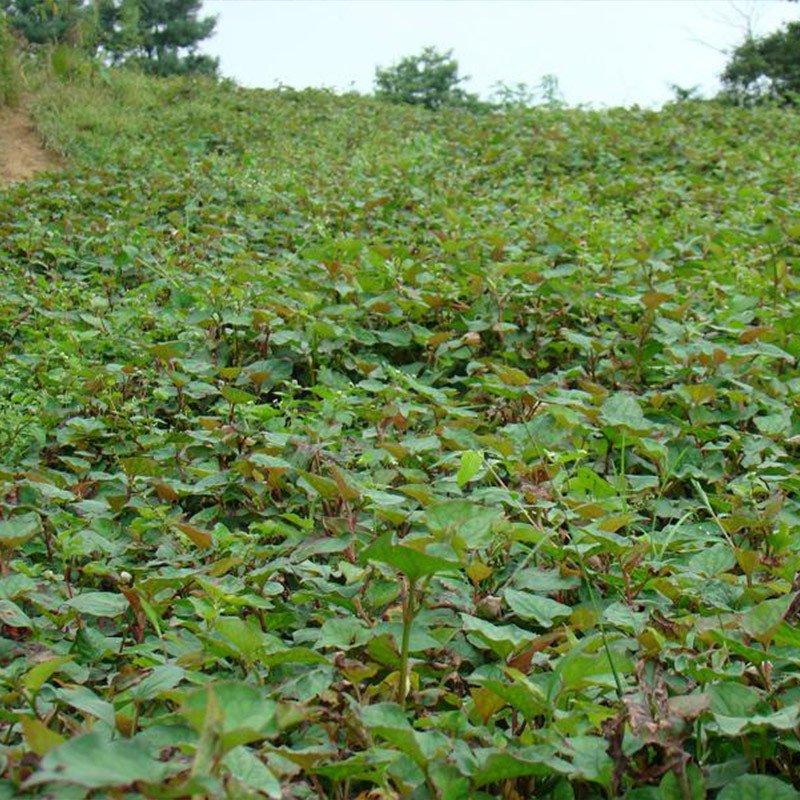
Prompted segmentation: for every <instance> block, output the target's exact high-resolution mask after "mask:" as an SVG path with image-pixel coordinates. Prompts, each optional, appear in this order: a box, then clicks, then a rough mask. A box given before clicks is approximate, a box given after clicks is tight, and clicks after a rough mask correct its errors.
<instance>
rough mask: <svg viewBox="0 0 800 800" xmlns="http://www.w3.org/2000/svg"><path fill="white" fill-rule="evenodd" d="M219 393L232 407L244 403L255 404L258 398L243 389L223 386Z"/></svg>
mask: <svg viewBox="0 0 800 800" xmlns="http://www.w3.org/2000/svg"><path fill="white" fill-rule="evenodd" d="M219 393H220V394H221V395H222V396H223V397H224V398H225V399H226V400H227V401H228V402H229V403H230V404H231V405H232V406H237V405H241V404H243V403H253V402H255V401H256V400H257V399H258V398H257V397H256V396H255V395H254V394H250V392H245V391H244V390H243V389H237V388H236V387H235V386H223V387H222V388H221V389H220V390H219Z"/></svg>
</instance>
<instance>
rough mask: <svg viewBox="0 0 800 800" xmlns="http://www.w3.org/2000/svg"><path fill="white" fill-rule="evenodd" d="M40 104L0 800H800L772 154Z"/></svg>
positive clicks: (184, 110)
mask: <svg viewBox="0 0 800 800" xmlns="http://www.w3.org/2000/svg"><path fill="white" fill-rule="evenodd" d="M31 83H32V87H33V92H34V96H33V98H32V112H33V114H34V116H35V119H36V122H37V125H38V127H39V129H40V131H41V132H42V134H43V136H44V137H45V138H46V141H47V142H48V144H49V145H50V146H51V147H54V148H57V149H58V150H59V151H60V152H62V153H63V154H64V155H65V156H66V157H67V159H68V167H67V168H66V169H65V170H64V172H63V173H61V174H60V175H56V176H50V177H46V178H41V179H39V180H35V181H31V182H28V183H26V184H24V185H18V186H15V187H13V188H11V189H9V190H7V191H6V192H5V193H4V194H3V195H2V197H0V268H2V271H3V275H4V281H3V283H2V285H1V286H0V356H1V357H0V446H1V447H2V450H0V464H1V465H2V467H0V498H2V499H0V561H1V562H2V577H0V622H1V625H2V627H0V692H1V693H2V698H3V711H2V714H0V740H2V742H3V745H2V750H0V767H1V768H2V770H3V773H2V775H3V777H2V781H3V782H2V783H0V797H3V796H9V797H11V796H14V795H15V794H17V793H19V792H23V793H26V794H27V795H28V796H45V797H46V796H57V797H87V796H95V797H99V796H108V797H153V798H156V797H165V796H171V797H192V796H195V797H197V796H202V797H230V798H242V797H249V796H252V797H256V796H265V795H266V796H268V797H274V798H278V797H283V798H304V797H331V798H341V799H342V800H344V798H353V799H355V798H367V797H370V798H377V797H385V798H389V797H398V796H402V797H413V798H467V797H469V798H473V797H474V798H481V797H484V798H490V797H504V798H517V797H534V796H535V797H542V798H551V800H564V799H565V798H571V797H576V798H582V799H586V798H605V797H613V796H627V797H629V798H632V800H637V799H638V800H644V799H649V798H659V799H660V798H665V799H666V798H672V797H680V798H690V797H691V798H696V797H709V798H719V799H720V800H733V799H734V798H745V797H751V796H752V797H755V796H770V797H776V798H781V797H786V798H789V797H796V796H797V791H796V788H795V787H796V786H797V785H800V784H798V771H797V770H798V762H797V757H796V750H797V747H796V735H795V731H796V728H797V725H798V723H799V722H800V696H799V695H798V664H800V641H798V639H797V634H796V630H795V617H796V613H797V602H798V601H797V591H798V584H797V580H796V575H797V574H798V572H799V571H800V552H799V550H800V548H799V546H798V537H797V530H798V524H800V523H799V522H798V519H799V518H798V501H797V490H798V480H797V466H798V450H797V441H798V435H800V427H799V426H798V416H797V397H798V395H799V393H798V389H800V375H799V374H798V369H797V356H798V353H799V352H800V344H798V342H800V339H798V336H797V333H798V325H800V315H799V314H798V282H797V263H798V262H797V259H798V252H799V251H798V237H800V225H798V222H797V213H798V186H797V176H796V169H795V162H796V160H797V157H798V146H797V145H796V142H798V141H800V137H798V133H800V121H798V117H797V116H796V114H794V113H793V112H791V111H787V110H778V109H758V110H747V109H732V108H725V107H723V106H719V105H716V104H713V103H698V102H690V103H681V104H676V105H673V106H668V107H667V108H665V109H664V110H663V111H661V112H653V111H644V110H638V109H630V110H624V109H611V110H606V111H578V110H567V109H561V110H544V109H531V110H510V111H508V112H505V113H502V114H500V113H496V114H490V113H484V114H471V113H469V112H466V111H458V110H449V111H448V110H444V111H442V112H440V113H437V114H431V113H428V112H426V111H424V110H421V109H416V108H406V107H401V106H389V105H384V104H382V103H380V102H377V101H375V100H373V99H369V98H364V97H358V96H355V95H345V96H335V95H333V94H331V93H328V92H324V91H304V92H295V91H291V90H282V91H258V90H243V89H238V88H236V87H234V86H232V85H228V84H221V85H217V84H214V83H211V82H207V81H204V80H194V81H192V80H187V79H183V78H182V79H169V80H156V79H152V78H145V77H142V76H139V75H136V74H134V73H129V72H123V71H113V70H111V71H107V70H103V69H96V68H92V69H89V70H82V69H78V70H75V71H73V73H72V74H71V77H70V76H67V77H66V79H64V80H56V79H54V78H53V77H52V76H51V77H49V78H44V77H36V76H32V78H31ZM3 792H4V793H5V794H3ZM758 792H761V795H758V794H757V793H758Z"/></svg>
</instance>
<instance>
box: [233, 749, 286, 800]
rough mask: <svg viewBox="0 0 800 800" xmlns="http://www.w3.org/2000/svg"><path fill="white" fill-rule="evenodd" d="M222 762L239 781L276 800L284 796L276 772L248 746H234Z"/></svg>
mask: <svg viewBox="0 0 800 800" xmlns="http://www.w3.org/2000/svg"><path fill="white" fill-rule="evenodd" d="M222 763H223V765H224V766H225V767H226V768H227V769H228V770H229V772H230V774H231V777H233V778H234V780H236V781H237V782H238V783H241V784H244V785H245V786H247V787H248V788H250V789H255V790H256V791H257V792H262V793H263V794H265V795H266V796H267V797H272V798H275V800H280V798H281V797H282V796H283V794H282V792H281V783H280V781H279V780H278V779H277V778H276V777H275V774H274V773H273V772H272V771H271V770H270V769H269V768H268V767H267V766H266V765H265V764H264V762H263V761H261V760H260V759H259V758H257V757H256V755H255V754H254V753H253V752H252V751H251V750H249V749H248V748H247V747H244V746H243V745H240V746H239V747H234V748H233V750H231V751H230V752H228V753H227V754H226V755H225V758H223V759H222Z"/></svg>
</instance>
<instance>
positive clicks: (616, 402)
mask: <svg viewBox="0 0 800 800" xmlns="http://www.w3.org/2000/svg"><path fill="white" fill-rule="evenodd" d="M600 419H601V420H602V421H603V422H604V423H605V424H606V425H611V426H612V427H617V428H628V429H630V430H632V431H634V432H637V433H641V432H644V431H647V430H649V429H650V428H652V425H651V424H650V423H649V422H648V421H647V419H645V416H644V414H643V413H642V408H641V406H640V405H639V402H638V400H637V399H636V397H634V396H633V395H632V394H630V393H629V392H616V393H614V394H612V395H609V396H608V397H607V398H606V399H605V400H604V401H603V405H602V406H600Z"/></svg>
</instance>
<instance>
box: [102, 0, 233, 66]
mask: <svg viewBox="0 0 800 800" xmlns="http://www.w3.org/2000/svg"><path fill="white" fill-rule="evenodd" d="M201 5H202V3H201V0H95V6H96V9H97V21H98V28H99V40H100V47H101V51H102V52H104V53H105V54H106V55H107V56H108V58H109V59H110V60H111V61H113V62H114V63H129V64H135V65H136V66H138V67H140V68H141V69H143V70H144V71H146V72H149V73H152V74H155V75H172V74H176V73H186V72H200V73H205V74H212V75H213V74H215V73H216V71H217V68H218V61H217V59H215V58H212V57H211V56H207V55H203V54H201V53H198V52H197V45H198V44H199V42H201V41H202V40H203V39H206V38H208V37H209V36H210V35H211V34H212V33H213V32H214V27H215V25H216V22H217V20H216V17H212V16H207V17H201V16H200V11H201Z"/></svg>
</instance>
